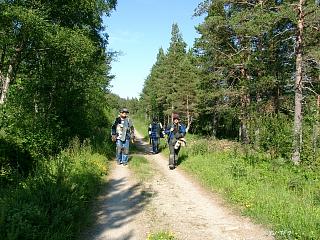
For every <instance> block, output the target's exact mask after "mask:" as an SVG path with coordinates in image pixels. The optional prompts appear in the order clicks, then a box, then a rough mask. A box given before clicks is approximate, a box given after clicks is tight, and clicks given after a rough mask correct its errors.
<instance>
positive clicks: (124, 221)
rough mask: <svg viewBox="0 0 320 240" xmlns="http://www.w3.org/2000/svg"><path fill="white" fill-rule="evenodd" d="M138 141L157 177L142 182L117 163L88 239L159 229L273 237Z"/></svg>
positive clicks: (221, 239) (204, 235)
mask: <svg viewBox="0 0 320 240" xmlns="http://www.w3.org/2000/svg"><path fill="white" fill-rule="evenodd" d="M140 139H141V138H140ZM138 144H139V145H141V146H142V148H141V149H142V150H143V151H142V153H141V154H142V155H143V156H144V157H146V158H147V159H148V161H149V162H150V164H151V166H152V169H153V173H154V174H153V177H152V178H151V179H150V180H149V181H148V182H144V183H139V182H137V181H136V180H135V178H134V174H133V173H132V172H131V171H130V170H129V168H128V166H122V165H116V164H114V165H113V166H112V168H113V170H112V172H111V174H110V176H109V184H108V188H107V189H106V191H105V193H104V194H102V195H101V196H100V197H99V200H98V206H99V207H98V211H97V213H96V217H97V221H96V224H95V225H94V226H93V227H92V229H90V230H89V231H87V232H86V233H85V236H86V237H85V239H88V240H89V239H90V240H92V239H95V240H98V239H99V240H101V239H105V240H129V239H130V240H131V239H132V240H145V239H146V238H147V236H148V234H149V233H150V232H157V231H170V232H172V233H173V234H174V235H175V237H176V238H178V239H181V240H198V239H199V240H200V239H201V240H207V239H208V240H215V239H216V240H249V239H252V240H269V239H274V238H273V236H272V232H271V231H269V230H267V229H265V228H263V227H262V226H260V225H256V224H253V223H252V222H251V221H250V219H248V218H245V217H243V216H240V215H238V214H236V213H235V212H233V211H232V210H231V209H230V208H228V207H227V206H226V205H225V204H224V203H223V201H222V200H221V199H220V198H219V197H218V196H215V195H214V194H213V193H209V192H208V191H206V190H204V189H203V188H202V187H201V186H200V185H199V184H198V183H196V182H195V181H194V180H192V178H191V177H189V176H187V175H186V174H185V173H184V172H183V171H181V170H180V169H179V167H178V168H176V169H175V170H169V169H168V161H167V156H164V155H162V154H157V155H150V154H148V152H149V151H150V147H149V146H148V145H146V143H143V142H142V141H141V140H139V142H138ZM129 164H130V163H129Z"/></svg>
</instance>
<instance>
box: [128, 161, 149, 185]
mask: <svg viewBox="0 0 320 240" xmlns="http://www.w3.org/2000/svg"><path fill="white" fill-rule="evenodd" d="M129 167H130V169H131V170H133V171H134V173H135V176H136V177H137V178H138V180H139V181H141V182H143V181H146V180H149V179H150V178H151V177H152V175H153V170H152V168H151V166H150V163H149V162H148V160H147V159H146V158H144V157H142V156H138V155H134V156H132V158H131V159H130V164H129Z"/></svg>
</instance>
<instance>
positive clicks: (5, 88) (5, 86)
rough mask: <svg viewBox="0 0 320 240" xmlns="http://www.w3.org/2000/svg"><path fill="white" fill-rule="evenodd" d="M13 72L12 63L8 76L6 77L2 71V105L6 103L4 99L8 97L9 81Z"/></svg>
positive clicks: (0, 103)
mask: <svg viewBox="0 0 320 240" xmlns="http://www.w3.org/2000/svg"><path fill="white" fill-rule="evenodd" d="M12 72H13V67H12V64H10V65H9V68H8V72H7V76H6V77H4V75H3V74H2V73H1V72H0V79H1V82H2V86H1V95H0V105H2V104H4V101H5V100H6V98H7V93H8V89H9V83H10V80H11V76H12Z"/></svg>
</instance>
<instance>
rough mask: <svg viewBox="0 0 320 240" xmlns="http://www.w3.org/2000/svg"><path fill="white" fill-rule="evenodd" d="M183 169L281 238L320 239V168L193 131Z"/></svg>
mask: <svg viewBox="0 0 320 240" xmlns="http://www.w3.org/2000/svg"><path fill="white" fill-rule="evenodd" d="M187 139H188V146H187V147H186V148H185V149H182V151H181V154H180V159H182V162H181V163H180V165H179V168H180V167H181V168H183V169H184V170H186V171H187V172H189V173H191V174H192V175H193V176H194V177H195V178H196V179H198V180H199V181H200V182H201V183H202V184H203V185H204V186H205V187H206V188H207V189H209V190H211V191H214V192H218V193H219V194H220V195H221V196H223V197H224V198H225V199H227V200H228V201H229V202H230V203H232V204H233V206H235V208H236V209H237V210H240V211H241V212H242V213H243V214H245V215H247V216H250V217H251V218H253V219H255V220H256V221H257V222H259V223H262V224H264V225H266V226H268V227H269V228H270V229H272V230H273V234H274V235H275V236H276V237H277V239H290V240H291V239H319V238H320V228H319V217H320V201H319V200H320V195H319V194H320V192H319V189H320V173H319V171H315V169H312V168H310V167H308V166H295V165H292V164H291V163H290V162H288V160H285V159H284V158H281V157H278V158H273V156H272V155H270V154H266V153H262V152H257V151H254V150H252V149H250V148H247V147H245V146H242V145H239V144H238V143H235V142H230V141H221V140H220V141H219V140H213V139H201V138H199V137H195V136H193V135H187Z"/></svg>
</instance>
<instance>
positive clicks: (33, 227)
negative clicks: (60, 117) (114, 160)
mask: <svg viewBox="0 0 320 240" xmlns="http://www.w3.org/2000/svg"><path fill="white" fill-rule="evenodd" d="M107 171H108V168H107V164H106V156H105V155H101V154H98V153H94V152H93V150H92V148H91V146H90V144H88V143H83V144H80V142H79V140H78V139H75V140H74V141H73V142H72V143H71V146H70V147H69V148H67V149H66V150H64V151H62V152H61V153H60V154H58V155H57V156H55V157H52V158H51V159H50V160H46V161H42V162H39V163H38V165H37V167H36V170H35V171H34V172H33V173H32V174H31V175H30V176H28V177H27V178H25V179H19V178H18V177H19V176H18V175H17V176H15V177H14V176H12V175H7V177H8V178H10V179H7V180H8V181H9V180H10V182H18V183H19V184H18V185H16V186H14V185H12V184H11V185H10V186H7V187H4V186H2V188H1V192H0V193H1V202H0V203H1V204H0V212H1V218H0V224H1V228H0V238H1V239H8V240H13V239H39V240H42V239H61V240H62V239H75V238H76V237H77V235H78V234H79V233H80V230H81V227H83V226H84V224H85V223H86V221H88V220H89V219H88V217H89V214H90V211H88V207H89V206H90V202H91V200H92V198H93V197H94V196H95V195H96V194H97V193H98V192H99V185H100V184H101V183H102V181H103V176H105V175H106V174H107ZM2 180H3V179H2Z"/></svg>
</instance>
